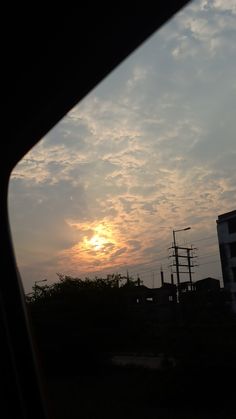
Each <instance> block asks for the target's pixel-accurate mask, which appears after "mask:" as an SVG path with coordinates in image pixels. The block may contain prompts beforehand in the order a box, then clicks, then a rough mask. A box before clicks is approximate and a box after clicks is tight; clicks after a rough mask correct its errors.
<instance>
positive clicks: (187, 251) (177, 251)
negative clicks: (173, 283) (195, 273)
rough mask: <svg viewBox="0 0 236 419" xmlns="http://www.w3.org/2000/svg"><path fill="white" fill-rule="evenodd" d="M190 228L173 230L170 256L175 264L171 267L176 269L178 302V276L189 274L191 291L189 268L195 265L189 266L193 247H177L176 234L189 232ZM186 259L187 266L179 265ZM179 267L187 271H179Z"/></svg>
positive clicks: (190, 272)
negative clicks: (172, 252) (172, 251)
mask: <svg viewBox="0 0 236 419" xmlns="http://www.w3.org/2000/svg"><path fill="white" fill-rule="evenodd" d="M190 229H191V227H186V228H182V229H179V230H173V246H172V249H174V254H173V255H172V257H173V258H174V261H175V263H174V264H173V265H172V266H175V268H176V272H175V273H176V277H177V295H178V300H179V293H180V274H185V273H188V274H189V282H190V287H191V290H192V270H191V268H193V267H194V266H195V265H193V264H191V259H192V258H193V257H194V256H193V254H192V251H193V247H192V246H191V247H181V246H178V245H177V243H176V233H177V232H179V231H187V230H190ZM182 251H184V252H185V254H183V253H182ZM184 258H186V259H187V264H185V263H181V259H184ZM181 267H186V268H188V271H187V272H186V271H180V268H181Z"/></svg>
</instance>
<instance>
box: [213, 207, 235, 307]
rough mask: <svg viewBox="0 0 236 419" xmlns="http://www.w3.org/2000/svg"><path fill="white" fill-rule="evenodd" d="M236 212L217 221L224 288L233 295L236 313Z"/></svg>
mask: <svg viewBox="0 0 236 419" xmlns="http://www.w3.org/2000/svg"><path fill="white" fill-rule="evenodd" d="M235 224H236V211H232V212H231V213H228V214H222V215H220V216H219V217H218V220H217V233H218V241H219V248H220V257H221V267H222V274H223V281H224V288H225V289H226V290H227V291H230V293H231V300H232V304H231V305H232V309H233V311H235V312H236V251H235V249H236V229H235Z"/></svg>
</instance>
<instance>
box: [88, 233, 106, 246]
mask: <svg viewBox="0 0 236 419" xmlns="http://www.w3.org/2000/svg"><path fill="white" fill-rule="evenodd" d="M105 243H106V240H105V238H103V237H100V236H98V235H97V234H96V235H95V236H93V237H92V238H91V239H90V240H87V244H88V246H89V245H90V247H93V248H94V249H95V250H102V248H103V246H104V244H105Z"/></svg>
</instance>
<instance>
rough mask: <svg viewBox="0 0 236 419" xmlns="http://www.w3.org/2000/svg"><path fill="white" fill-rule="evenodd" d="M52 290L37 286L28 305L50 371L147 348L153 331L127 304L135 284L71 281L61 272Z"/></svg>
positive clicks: (111, 279) (115, 280)
mask: <svg viewBox="0 0 236 419" xmlns="http://www.w3.org/2000/svg"><path fill="white" fill-rule="evenodd" d="M58 277H59V281H58V282H56V283H55V284H52V285H51V286H48V285H42V286H39V285H37V284H36V285H35V286H34V287H33V293H32V294H31V295H28V296H27V297H26V298H27V307H28V312H29V316H30V319H31V324H32V327H33V332H34V337H35V341H36V344H37V347H38V350H39V353H40V356H41V359H42V362H43V364H44V365H45V367H46V368H47V369H50V370H53V371H54V372H55V371H56V370H57V369H58V372H59V371H60V370H61V369H64V370H70V371H71V370H75V369H76V368H78V367H79V368H80V369H81V367H82V368H89V367H91V368H94V365H95V364H96V365H98V364H99V363H102V362H104V361H106V360H108V359H109V357H110V356H111V353H114V352H120V351H121V352H124V351H135V350H140V351H141V350H144V349H145V345H146V343H145V341H146V339H147V335H148V333H149V331H148V328H147V327H146V321H145V317H143V316H142V315H141V314H139V315H138V314H137V312H135V310H134V309H133V308H132V306H130V304H129V303H128V300H127V291H128V290H129V289H131V288H133V287H135V286H136V285H137V282H136V281H135V280H133V279H132V278H129V280H128V281H126V283H125V284H123V285H121V284H118V281H119V279H120V278H119V277H118V276H117V275H116V276H115V275H110V276H108V277H107V278H95V279H89V278H86V279H85V280H82V279H80V278H73V277H70V276H67V275H62V274H58Z"/></svg>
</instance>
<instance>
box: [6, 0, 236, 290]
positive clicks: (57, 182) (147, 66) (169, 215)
mask: <svg viewBox="0 0 236 419" xmlns="http://www.w3.org/2000/svg"><path fill="white" fill-rule="evenodd" d="M45 65H46V63H45ZM235 110H236V0H210V1H207V0H197V1H194V2H191V3H190V4H189V5H188V6H187V7H186V8H185V9H182V11H181V12H179V13H178V14H176V15H175V16H174V18H173V19H171V20H170V21H169V22H168V23H167V24H166V25H165V26H163V27H162V28H161V29H160V30H159V31H157V32H156V33H155V34H153V36H151V37H150V38H149V39H148V40H147V41H146V42H145V43H144V44H143V45H142V46H141V47H140V48H138V49H137V50H136V51H135V52H134V53H132V54H131V55H130V56H129V57H128V58H127V59H126V60H125V61H124V62H123V63H122V64H120V65H119V66H118V67H117V68H116V69H115V70H114V71H113V72H112V73H111V74H110V75H109V76H108V77H107V78H106V79H105V80H104V81H102V82H101V83H100V84H99V85H98V86H97V87H96V88H95V89H94V90H93V91H92V92H91V93H90V94H89V95H87V96H86V97H85V98H84V99H83V100H82V101H81V102H80V103H79V104H78V105H77V106H76V107H74V108H73V109H72V110H71V111H70V112H69V113H68V114H67V115H66V116H65V117H64V119H63V120H61V121H60V123H59V124H57V125H56V126H55V127H54V128H53V129H52V130H51V131H50V132H49V133H48V134H47V135H46V136H45V137H44V138H43V139H42V140H41V141H40V142H39V143H38V144H37V145H36V146H35V147H34V148H33V149H32V150H31V151H30V152H29V153H28V154H27V155H26V156H25V157H24V158H23V159H22V160H21V161H20V162H19V164H18V165H17V166H16V167H15V168H14V170H13V173H12V176H11V181H10V188H9V214H10V224H11V231H12V237H13V243H14V247H15V253H16V259H17V264H18V267H19V270H20V273H21V276H22V280H23V285H24V288H25V290H26V292H29V291H31V287H32V285H33V284H34V283H35V281H38V280H42V279H45V278H46V279H47V281H48V284H50V283H53V282H56V281H57V280H58V279H57V273H63V274H66V275H72V276H77V277H81V278H84V277H86V276H89V277H94V276H95V275H97V276H100V275H107V274H108V273H116V272H118V273H121V274H125V273H126V271H127V270H128V271H129V274H130V275H133V277H134V278H136V277H137V275H138V274H139V276H140V278H141V279H142V280H143V282H144V284H145V285H147V286H152V287H153V286H155V287H157V286H160V268H161V266H162V269H163V270H164V273H165V280H166V281H168V280H169V278H170V265H171V262H172V259H171V258H168V256H169V255H170V254H171V250H169V247H170V246H171V245H172V241H173V238H172V230H173V229H182V228H185V227H188V226H190V227H191V230H188V231H185V232H179V233H177V234H176V238H177V242H178V244H180V245H184V246H189V245H193V246H194V247H196V248H197V250H196V251H195V255H196V256H197V257H196V258H195V259H194V261H195V263H196V264H197V265H198V266H196V267H195V268H194V272H195V274H194V276H193V279H194V280H198V279H201V278H204V277H207V276H213V277H215V278H219V279H221V278H222V272H221V266H220V259H219V250H218V240H217V231H216V219H217V217H218V215H219V214H222V213H224V212H228V211H232V210H234V209H235V208H236V203H235V201H236V171H235V162H236V139H235V126H236V123H235ZM187 279H188V278H187V277H186V274H183V275H182V276H181V280H187Z"/></svg>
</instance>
